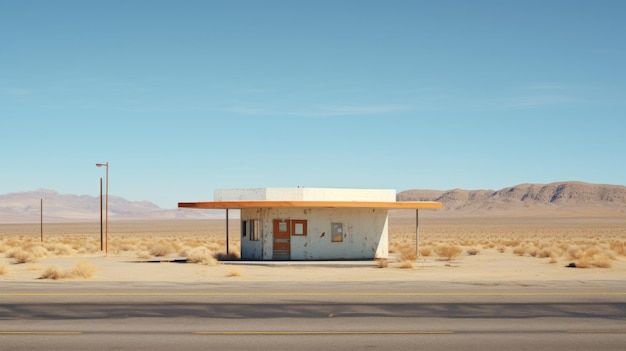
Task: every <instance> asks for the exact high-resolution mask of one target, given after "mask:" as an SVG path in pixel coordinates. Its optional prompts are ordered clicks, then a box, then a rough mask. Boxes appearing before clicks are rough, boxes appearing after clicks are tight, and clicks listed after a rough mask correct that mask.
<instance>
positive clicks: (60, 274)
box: [39, 261, 97, 280]
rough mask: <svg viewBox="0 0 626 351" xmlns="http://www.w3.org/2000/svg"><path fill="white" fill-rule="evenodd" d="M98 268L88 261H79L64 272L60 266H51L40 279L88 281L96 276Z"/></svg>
mask: <svg viewBox="0 0 626 351" xmlns="http://www.w3.org/2000/svg"><path fill="white" fill-rule="evenodd" d="M96 271H97V268H96V266H94V265H93V264H91V263H90V262H88V261H78V262H76V264H75V265H74V267H72V268H71V269H69V270H63V269H62V268H61V267H59V266H50V267H48V268H46V269H45V270H44V271H43V273H41V276H40V277H39V279H52V280H58V279H66V278H82V279H88V278H91V277H93V276H94V275H95V274H96Z"/></svg>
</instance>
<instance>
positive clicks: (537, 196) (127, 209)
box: [0, 182, 626, 223]
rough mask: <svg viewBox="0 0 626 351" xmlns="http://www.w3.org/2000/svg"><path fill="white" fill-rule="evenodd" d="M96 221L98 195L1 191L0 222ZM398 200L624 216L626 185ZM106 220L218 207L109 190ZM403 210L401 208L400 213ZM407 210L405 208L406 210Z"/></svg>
mask: <svg viewBox="0 0 626 351" xmlns="http://www.w3.org/2000/svg"><path fill="white" fill-rule="evenodd" d="M42 198H43V217H44V221H45V222H97V221H99V220H100V212H99V211H100V198H99V197H95V196H89V195H73V194H59V193H58V192H56V191H54V190H46V189H40V190H34V191H27V192H17V193H9V194H5V195H0V223H34V222H39V220H40V213H41V212H40V211H41V208H40V199H42ZM397 199H398V200H399V201H440V202H442V203H443V209H439V210H432V211H425V212H427V214H426V215H427V216H444V217H447V216H450V217H454V216H541V215H545V216H552V217H554V216H567V217H577V216H580V217H590V216H592V217H620V218H626V186H622V185H607V184H590V183H583V182H559V183H550V184H520V185H516V186H513V187H508V188H504V189H500V190H463V189H453V190H418V189H413V190H405V191H402V192H400V193H398V195H397ZM109 201H110V203H109V220H113V221H115V220H157V219H161V220H177V219H180V220H185V219H217V218H223V217H224V211H223V210H192V209H162V208H160V207H159V206H157V205H155V204H154V203H152V202H150V201H134V202H133V201H128V200H126V199H124V198H122V197H119V196H109ZM403 214H406V211H402V214H400V215H403ZM409 215H410V214H409Z"/></svg>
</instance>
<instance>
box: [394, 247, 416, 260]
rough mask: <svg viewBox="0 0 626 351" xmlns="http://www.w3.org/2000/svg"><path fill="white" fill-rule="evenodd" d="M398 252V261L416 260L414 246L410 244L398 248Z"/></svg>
mask: <svg viewBox="0 0 626 351" xmlns="http://www.w3.org/2000/svg"><path fill="white" fill-rule="evenodd" d="M398 250H399V252H400V261H401V262H404V261H415V260H417V255H416V254H415V246H413V245H410V244H403V245H402V246H400V247H399V248H398Z"/></svg>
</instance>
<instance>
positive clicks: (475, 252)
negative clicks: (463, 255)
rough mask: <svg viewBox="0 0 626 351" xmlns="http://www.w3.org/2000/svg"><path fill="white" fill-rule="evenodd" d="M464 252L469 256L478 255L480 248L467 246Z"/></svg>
mask: <svg viewBox="0 0 626 351" xmlns="http://www.w3.org/2000/svg"><path fill="white" fill-rule="evenodd" d="M465 252H467V254H468V255H470V256H475V255H478V253H480V250H479V249H478V248H477V247H473V246H472V247H468V248H467V249H466V250H465Z"/></svg>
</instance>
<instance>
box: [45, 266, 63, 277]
mask: <svg viewBox="0 0 626 351" xmlns="http://www.w3.org/2000/svg"><path fill="white" fill-rule="evenodd" d="M64 276H65V272H63V269H62V268H61V267H59V266H50V267H48V268H46V269H45V270H44V271H43V273H41V275H40V276H39V279H52V280H58V279H62V278H63V277H64Z"/></svg>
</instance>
